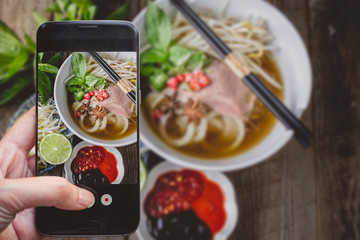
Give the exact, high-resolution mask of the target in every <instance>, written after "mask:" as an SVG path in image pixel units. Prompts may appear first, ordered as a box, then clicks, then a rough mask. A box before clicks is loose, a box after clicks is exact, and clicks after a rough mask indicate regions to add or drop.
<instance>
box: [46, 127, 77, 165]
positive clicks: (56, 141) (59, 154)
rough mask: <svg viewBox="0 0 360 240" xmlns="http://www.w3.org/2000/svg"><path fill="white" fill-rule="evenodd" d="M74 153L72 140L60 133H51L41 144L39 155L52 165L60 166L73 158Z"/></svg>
mask: <svg viewBox="0 0 360 240" xmlns="http://www.w3.org/2000/svg"><path fill="white" fill-rule="evenodd" d="M72 151H73V147H72V144H71V142H70V140H69V139H68V138H67V137H66V136H65V135H63V134H60V133H49V134H48V135H46V136H45V137H44V138H43V139H42V140H41V142H40V146H39V153H40V155H41V157H42V159H43V160H44V161H45V162H47V163H50V164H53V165H59V164H62V163H64V162H66V161H67V160H69V158H70V157H71V154H72Z"/></svg>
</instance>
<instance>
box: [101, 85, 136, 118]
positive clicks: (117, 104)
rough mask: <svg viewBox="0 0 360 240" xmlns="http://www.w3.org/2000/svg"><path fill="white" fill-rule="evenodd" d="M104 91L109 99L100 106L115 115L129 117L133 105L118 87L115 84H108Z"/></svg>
mask: <svg viewBox="0 0 360 240" xmlns="http://www.w3.org/2000/svg"><path fill="white" fill-rule="evenodd" d="M105 90H106V91H107V92H108V94H109V97H108V98H107V99H105V100H104V101H102V102H100V104H101V105H102V106H103V107H104V108H106V109H108V110H109V111H110V112H112V113H113V114H115V115H120V116H129V114H130V113H131V112H132V111H133V109H134V106H135V104H134V103H133V102H132V101H131V100H130V98H129V97H128V96H126V94H125V93H124V92H123V91H121V89H120V87H119V86H117V85H116V84H115V83H110V84H109V86H108V87H107V88H106V89H105Z"/></svg>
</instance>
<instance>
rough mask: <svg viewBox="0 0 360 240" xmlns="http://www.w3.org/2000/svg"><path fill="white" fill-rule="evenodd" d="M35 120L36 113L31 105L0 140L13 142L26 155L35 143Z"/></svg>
mask: <svg viewBox="0 0 360 240" xmlns="http://www.w3.org/2000/svg"><path fill="white" fill-rule="evenodd" d="M35 121H36V113H35V107H33V108H31V109H30V110H29V111H28V112H27V113H25V115H24V116H22V117H21V118H20V119H19V120H17V121H16V123H15V125H14V126H13V127H12V128H11V129H10V130H9V131H8V133H7V134H6V135H5V136H4V138H3V139H2V141H4V142H9V143H12V144H15V145H16V147H17V148H18V149H19V150H21V151H22V152H24V153H25V154H26V155H27V154H28V153H29V152H30V150H31V148H32V147H33V146H34V145H35V131H36V125H35Z"/></svg>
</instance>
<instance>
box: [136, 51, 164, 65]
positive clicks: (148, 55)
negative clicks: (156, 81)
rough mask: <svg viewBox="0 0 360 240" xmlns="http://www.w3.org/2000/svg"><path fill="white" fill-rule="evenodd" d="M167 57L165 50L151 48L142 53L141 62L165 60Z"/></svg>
mask: <svg viewBox="0 0 360 240" xmlns="http://www.w3.org/2000/svg"><path fill="white" fill-rule="evenodd" d="M166 59H167V54H166V53H165V52H164V51H160V50H157V49H150V50H148V51H146V52H144V53H143V54H141V58H140V62H141V64H145V63H157V62H164V61H165V60H166Z"/></svg>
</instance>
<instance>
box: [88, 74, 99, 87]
mask: <svg viewBox="0 0 360 240" xmlns="http://www.w3.org/2000/svg"><path fill="white" fill-rule="evenodd" d="M99 80H100V78H98V77H95V76H93V75H87V76H86V77H85V84H86V85H87V86H88V87H92V86H94V85H95V84H96V83H97V82H98V81H99Z"/></svg>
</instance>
